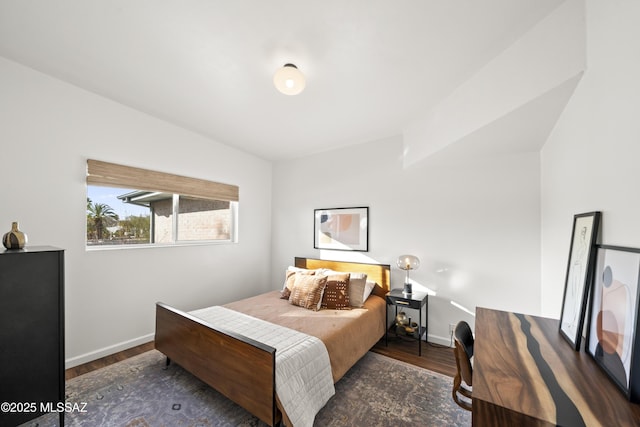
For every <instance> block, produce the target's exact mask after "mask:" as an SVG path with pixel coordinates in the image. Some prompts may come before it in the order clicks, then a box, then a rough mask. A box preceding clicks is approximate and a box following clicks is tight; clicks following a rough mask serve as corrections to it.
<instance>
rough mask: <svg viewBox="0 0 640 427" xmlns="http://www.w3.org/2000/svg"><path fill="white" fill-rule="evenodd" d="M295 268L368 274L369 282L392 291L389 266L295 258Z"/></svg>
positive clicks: (386, 290)
mask: <svg viewBox="0 0 640 427" xmlns="http://www.w3.org/2000/svg"><path fill="white" fill-rule="evenodd" d="M295 266H296V267H299V268H308V269H310V270H313V269H316V268H329V269H331V270H334V271H344V272H345V273H347V272H358V273H366V274H367V280H371V281H373V282H376V283H377V284H378V285H380V287H381V288H382V289H383V290H384V291H385V292H389V290H390V289H391V279H390V277H391V266H390V265H389V264H367V263H363V262H346V261H329V260H324V259H316V258H302V257H296V258H295Z"/></svg>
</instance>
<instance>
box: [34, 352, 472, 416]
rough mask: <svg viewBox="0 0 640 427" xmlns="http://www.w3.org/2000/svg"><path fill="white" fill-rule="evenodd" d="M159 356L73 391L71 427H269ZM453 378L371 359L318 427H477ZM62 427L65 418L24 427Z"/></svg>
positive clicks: (95, 375) (352, 375)
mask: <svg viewBox="0 0 640 427" xmlns="http://www.w3.org/2000/svg"><path fill="white" fill-rule="evenodd" d="M164 368H165V358H164V356H163V355H162V354H161V353H159V352H158V351H156V350H152V351H149V352H146V353H143V354H141V355H138V356H135V357H132V358H130V359H127V360H125V361H122V362H119V363H116V364H114V365H111V366H108V367H106V368H102V369H99V370H97V371H93V372H89V373H87V374H84V375H81V376H79V377H77V378H74V379H72V380H70V381H67V384H66V402H67V407H68V409H69V410H70V411H69V412H67V413H66V414H65V426H87V427H95V426H123V427H156V426H166V427H174V426H175V427H181V426H185V427H187V426H188V427H204V426H255V427H263V426H265V425H266V424H264V423H263V422H261V421H260V420H258V419H257V418H255V417H254V416H252V415H251V414H249V413H248V412H247V411H245V410H244V409H242V408H241V407H240V406H238V405H236V404H235V403H233V402H231V401H229V400H228V399H226V398H225V397H224V396H222V395H221V394H219V393H218V392H216V391H215V390H213V389H212V388H211V387H209V386H207V385H206V384H204V383H203V382H202V381H200V380H198V379H197V378H195V377H194V376H193V375H191V374H190V373H188V372H187V371H185V370H184V369H182V368H181V367H180V366H178V365H175V364H172V365H170V366H169V367H168V368H167V369H164ZM451 386H452V379H451V378H450V377H447V376H444V375H441V374H438V373H435V372H431V371H428V370H426V369H422V368H418V367H416V366H413V365H409V364H407V363H403V362H400V361H397V360H394V359H391V358H388V357H385V356H382V355H379V354H376V353H372V352H369V353H367V354H366V355H365V356H364V357H363V358H362V359H361V360H360V361H359V362H358V363H357V364H356V365H355V366H354V367H353V368H351V370H350V371H349V372H347V374H346V375H345V376H344V377H343V378H342V379H341V380H340V381H339V382H338V383H337V384H336V394H335V396H333V397H332V398H331V400H330V401H329V402H328V403H327V405H326V406H325V407H324V408H323V409H322V410H321V411H320V412H319V413H318V415H317V416H316V420H315V423H314V426H318V427H319V426H322V427H324V426H336V427H346V426H367V427H374V426H447V427H449V426H470V425H471V414H470V413H469V412H467V411H464V410H462V409H461V408H459V407H458V406H457V405H456V404H455V403H454V402H453V400H452V399H451ZM24 426H25V427H26V426H28V427H36V426H38V427H43V426H46V427H54V426H56V427H57V426H58V416H57V414H47V415H44V416H42V417H40V418H37V419H35V420H33V421H31V422H29V423H26V424H24Z"/></svg>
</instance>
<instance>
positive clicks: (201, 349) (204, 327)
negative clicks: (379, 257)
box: [155, 257, 391, 426]
mask: <svg viewBox="0 0 640 427" xmlns="http://www.w3.org/2000/svg"><path fill="white" fill-rule="evenodd" d="M295 266H296V267H301V268H308V269H316V268H330V269H332V270H335V271H343V272H362V273H367V277H368V280H371V281H375V282H376V283H378V284H379V285H380V286H381V287H382V289H383V290H384V291H385V292H388V291H389V282H390V280H389V276H390V269H391V267H390V266H389V265H388V264H365V263H357V262H342V261H326V260H320V259H313V258H298V257H296V258H295ZM155 348H156V349H157V350H158V351H160V352H162V353H164V354H165V355H166V356H167V362H169V360H171V361H174V362H175V363H177V364H178V365H180V366H182V367H183V368H184V369H186V370H187V371H189V372H191V373H192V374H193V375H195V376H196V377H198V378H200V379H201V380H202V381H204V382H205V383H207V384H208V385H210V386H211V387H213V388H214V389H216V390H218V391H219V392H220V393H222V394H223V395H225V396H226V397H227V398H229V399H231V400H232V401H234V402H236V403H237V404H238V405H240V406H242V407H243V408H245V409H246V410H247V411H249V412H250V413H252V414H253V415H255V416H256V417H258V418H259V419H260V420H262V421H264V422H265V423H267V424H268V425H270V426H275V425H277V424H279V423H280V422H281V421H282V419H283V414H282V413H281V411H280V410H279V408H278V405H277V398H276V380H275V378H276V377H275V361H276V349H275V348H273V347H270V346H268V345H265V344H262V343H260V342H257V341H255V340H252V339H249V338H247V337H244V336H242V335H240V334H236V333H233V332H230V331H227V330H224V329H220V328H217V329H216V328H213V327H212V326H211V325H209V324H208V323H207V322H205V321H203V320H201V319H198V318H197V317H195V316H192V315H190V314H188V313H186V312H183V311H181V310H178V309H176V308H173V307H170V306H168V305H166V304H163V303H161V302H158V303H157V304H156V335H155ZM238 361H242V362H240V363H239V362H238Z"/></svg>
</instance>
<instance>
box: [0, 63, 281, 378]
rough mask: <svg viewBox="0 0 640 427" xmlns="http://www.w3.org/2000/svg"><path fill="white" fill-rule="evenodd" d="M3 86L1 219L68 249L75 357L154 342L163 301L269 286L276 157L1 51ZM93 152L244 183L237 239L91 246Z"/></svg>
mask: <svg viewBox="0 0 640 427" xmlns="http://www.w3.org/2000/svg"><path fill="white" fill-rule="evenodd" d="M0 94H2V96H0V141H2V142H1V147H2V148H1V150H0V151H1V154H0V156H1V158H2V172H3V183H2V185H1V186H0V200H2V203H1V205H0V206H1V207H0V227H1V226H4V227H5V229H6V230H3V231H2V232H3V233H4V232H6V231H8V230H9V229H10V226H11V222H12V221H16V220H17V221H19V223H20V227H21V229H22V230H23V231H24V232H26V233H27V234H28V237H29V245H30V246H34V245H53V246H58V247H61V248H64V249H65V251H66V252H65V267H66V290H65V292H66V359H67V365H68V366H73V365H77V364H79V363H83V362H85V361H88V360H92V359H95V358H97V357H101V356H103V355H105V354H110V353H113V352H115V351H118V350H121V349H123V348H127V347H130V346H132V345H135V344H138V343H141V342H146V341H149V340H151V339H152V338H153V336H152V334H153V332H154V319H155V313H154V310H155V302H156V301H164V302H167V303H170V304H172V305H175V306H177V307H179V308H183V309H193V308H196V307H202V306H204V305H208V304H212V303H224V302H228V301H231V300H234V299H237V298H238V297H243V296H249V295H253V294H256V293H259V292H261V291H264V290H267V289H269V288H270V287H269V285H268V284H267V283H266V282H265V280H264V279H263V278H264V277H267V276H268V275H269V272H270V261H269V257H268V255H266V254H268V251H269V248H270V241H271V163H269V162H266V161H264V160H261V159H259V158H257V157H254V156H251V155H247V154H245V153H242V152H239V151H237V150H234V149H231V148H229V147H228V146H225V145H222V144H219V143H216V142H215V141H211V140H210V139H207V138H204V137H202V136H200V135H198V134H195V133H191V132H188V131H185V130H184V129H181V128H178V127H176V126H173V125H170V124H168V123H166V122H163V121H161V120H157V119H155V118H152V117H150V116H147V115H144V114H141V113H139V112H137V111H135V110H132V109H130V108H127V107H124V106H122V105H120V104H117V103H114V102H111V101H109V100H106V99H104V98H101V97H98V96H95V95H93V94H91V93H89V92H86V91H83V90H80V89H78V88H76V87H74V86H70V85H68V84H65V83H62V82H60V81H58V80H55V79H52V78H50V77H48V76H45V75H43V74H40V73H38V72H35V71H33V70H31V69H28V68H25V67H23V66H21V65H18V64H16V63H14V62H11V61H7V60H4V59H1V58H0ZM87 158H94V159H98V160H105V161H110V162H115V163H121V164H125V165H131V166H137V167H143V168H148V169H155V170H159V171H163V172H168V173H174V174H179V175H185V176H193V177H197V178H202V179H209V180H213V181H221V182H228V183H231V184H236V185H239V187H240V211H239V212H240V213H239V243H238V244H234V245H208V246H192V247H172V248H149V249H141V248H138V249H127V250H111V251H94V252H87V251H86V250H85V231H84V229H85V221H86V216H85V215H86V214H85V209H86V185H85V173H86V159H87ZM3 224H4V225H3ZM0 230H2V228H0ZM243 266H244V267H243ZM246 266H250V267H251V268H246ZM238 284H242V286H238Z"/></svg>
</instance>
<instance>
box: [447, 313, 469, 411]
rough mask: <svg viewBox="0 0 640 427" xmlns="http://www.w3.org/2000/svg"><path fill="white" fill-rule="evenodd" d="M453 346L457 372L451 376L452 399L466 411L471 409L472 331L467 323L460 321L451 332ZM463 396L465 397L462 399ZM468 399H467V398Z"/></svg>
mask: <svg viewBox="0 0 640 427" xmlns="http://www.w3.org/2000/svg"><path fill="white" fill-rule="evenodd" d="M453 338H454V341H455V347H454V349H453V352H454V354H455V356H456V367H457V369H458V372H457V373H456V376H455V377H454V378H453V391H452V396H453V400H454V401H455V402H456V403H457V404H458V405H459V406H460V407H461V408H464V409H466V410H467V411H470V410H471V400H472V397H471V390H472V387H473V366H472V364H471V358H472V357H473V333H472V332H471V328H470V327H469V324H468V323H467V322H465V321H460V322H458V324H457V325H456V328H455V329H454V332H453ZM460 396H463V397H464V398H466V399H462V398H461V397H460ZM467 399H468V400H467Z"/></svg>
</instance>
